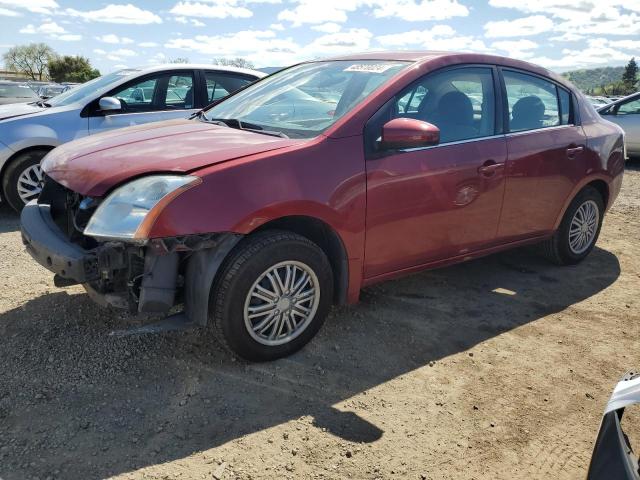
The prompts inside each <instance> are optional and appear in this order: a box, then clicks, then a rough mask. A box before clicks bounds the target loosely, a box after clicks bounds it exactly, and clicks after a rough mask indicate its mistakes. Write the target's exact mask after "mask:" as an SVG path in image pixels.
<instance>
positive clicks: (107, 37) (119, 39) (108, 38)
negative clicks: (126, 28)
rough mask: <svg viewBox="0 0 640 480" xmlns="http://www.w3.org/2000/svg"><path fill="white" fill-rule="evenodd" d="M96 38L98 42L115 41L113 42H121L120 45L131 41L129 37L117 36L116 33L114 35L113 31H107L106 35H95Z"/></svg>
mask: <svg viewBox="0 0 640 480" xmlns="http://www.w3.org/2000/svg"><path fill="white" fill-rule="evenodd" d="M96 40H98V41H99V42H103V43H115V44H122V45H126V44H128V43H133V40H132V39H131V38H128V37H118V36H117V35H114V34H113V33H109V34H107V35H102V36H99V37H96Z"/></svg>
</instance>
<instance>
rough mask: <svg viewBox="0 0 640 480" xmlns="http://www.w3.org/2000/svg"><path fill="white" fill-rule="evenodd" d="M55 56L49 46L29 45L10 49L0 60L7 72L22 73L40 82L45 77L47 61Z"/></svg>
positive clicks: (41, 44) (42, 44)
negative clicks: (2, 61)
mask: <svg viewBox="0 0 640 480" xmlns="http://www.w3.org/2000/svg"><path fill="white" fill-rule="evenodd" d="M55 55H56V52H54V51H53V49H52V48H51V47H50V46H49V45H46V44H44V43H30V44H29V45H16V46H15V47H12V48H10V49H9V50H8V51H7V52H6V53H5V54H4V55H3V56H2V58H3V60H4V64H5V67H6V69H7V70H13V71H16V72H20V73H24V74H25V75H28V76H29V77H31V79H32V80H42V79H43V77H44V78H46V77H47V74H48V71H47V66H48V64H49V60H50V59H51V58H52V57H55Z"/></svg>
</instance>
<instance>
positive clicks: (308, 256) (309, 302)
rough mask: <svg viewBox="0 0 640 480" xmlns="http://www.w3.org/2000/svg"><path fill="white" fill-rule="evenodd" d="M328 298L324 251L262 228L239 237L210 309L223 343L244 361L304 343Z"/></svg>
mask: <svg viewBox="0 0 640 480" xmlns="http://www.w3.org/2000/svg"><path fill="white" fill-rule="evenodd" d="M332 299H333V275H332V272H331V266H330V264H329V260H328V259H327V257H326V255H325V254H324V252H323V251H322V250H321V249H320V248H319V247H318V246H317V245H316V244H314V243H313V242H311V241H309V240H307V239H306V238H304V237H302V236H300V235H297V234H294V233H289V232H282V231H266V232H262V233H258V234H256V235H254V236H250V237H248V238H246V239H245V240H243V241H242V242H241V243H240V244H239V245H238V248H237V249H236V250H235V252H233V253H232V254H231V256H230V258H229V259H227V260H226V261H225V264H224V265H223V266H222V269H221V271H220V275H219V277H218V280H217V281H216V282H215V284H214V288H212V291H211V298H210V301H209V312H210V316H211V315H212V316H213V318H212V321H213V322H214V331H215V335H216V337H217V339H218V340H219V341H220V343H221V344H222V345H224V346H225V347H227V348H228V349H229V350H231V351H232V353H235V354H237V355H239V356H240V357H243V358H245V359H247V360H252V361H265V360H274V359H276V358H280V357H284V356H287V355H289V354H291V353H293V352H295V351H297V350H299V349H300V348H302V347H303V346H304V345H305V344H306V343H307V342H309V340H311V338H313V336H314V335H315V334H316V333H317V332H318V330H319V329H320V327H321V326H322V323H323V322H324V320H325V317H326V316H327V313H328V312H329V308H330V307H331V303H332Z"/></svg>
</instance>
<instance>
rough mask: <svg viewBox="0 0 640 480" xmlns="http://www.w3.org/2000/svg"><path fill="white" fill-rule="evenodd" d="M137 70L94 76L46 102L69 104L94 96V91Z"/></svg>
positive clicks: (60, 104) (56, 104) (54, 105)
mask: <svg viewBox="0 0 640 480" xmlns="http://www.w3.org/2000/svg"><path fill="white" fill-rule="evenodd" d="M138 72H139V70H134V69H126V70H118V71H117V72H113V73H110V74H108V75H103V76H102V77H98V78H94V79H93V80H89V81H88V82H86V83H83V84H82V85H78V86H77V87H74V88H71V89H69V90H67V91H66V92H64V93H61V94H60V95H57V96H55V97H53V98H51V99H49V100H48V101H47V102H48V103H49V104H50V105H51V106H52V107H61V106H65V105H71V104H72V103H76V102H80V101H82V100H84V99H85V98H87V97H89V96H94V95H95V94H96V93H99V92H102V91H105V90H108V89H109V88H110V87H111V85H112V84H113V83H115V82H118V81H119V80H121V79H122V78H123V77H128V76H129V75H133V74H134V73H138Z"/></svg>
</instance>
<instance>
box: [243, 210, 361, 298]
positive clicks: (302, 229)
mask: <svg viewBox="0 0 640 480" xmlns="http://www.w3.org/2000/svg"><path fill="white" fill-rule="evenodd" d="M265 230H286V231H289V232H293V233H297V234H298V235H301V236H303V237H305V238H307V239H308V240H310V241H312V242H313V243H315V244H316V245H318V247H320V249H321V250H322V251H323V252H324V253H325V255H326V256H327V258H328V259H329V263H330V264H331V269H332V271H333V283H334V287H335V288H334V299H333V301H334V303H336V304H339V305H341V304H344V303H346V302H347V291H348V287H349V261H348V256H347V250H346V248H345V246H344V242H343V241H342V239H341V238H340V235H339V234H338V233H337V232H336V231H335V230H334V229H333V228H332V227H331V226H330V225H328V224H327V223H326V222H324V221H322V220H320V219H318V218H315V217H310V216H306V215H290V216H285V217H280V218H276V219H273V220H270V221H268V222H266V223H264V224H262V225H260V226H259V227H258V228H256V229H255V230H253V231H252V232H250V233H249V235H251V234H252V233H257V232H262V231H265Z"/></svg>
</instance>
